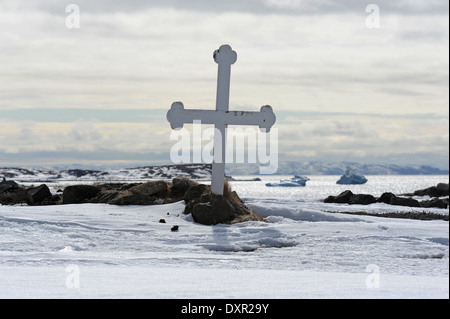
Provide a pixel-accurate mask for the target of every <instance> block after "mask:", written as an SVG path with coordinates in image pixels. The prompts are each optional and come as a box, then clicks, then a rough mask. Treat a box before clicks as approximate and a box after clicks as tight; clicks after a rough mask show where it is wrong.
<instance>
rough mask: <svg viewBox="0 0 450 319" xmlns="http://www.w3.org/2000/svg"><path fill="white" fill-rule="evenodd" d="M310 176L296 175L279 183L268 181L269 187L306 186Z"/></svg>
mask: <svg viewBox="0 0 450 319" xmlns="http://www.w3.org/2000/svg"><path fill="white" fill-rule="evenodd" d="M307 181H309V178H308V177H306V176H300V175H295V176H294V177H293V178H288V179H282V180H280V181H279V182H277V183H266V186H268V187H304V186H306V182H307Z"/></svg>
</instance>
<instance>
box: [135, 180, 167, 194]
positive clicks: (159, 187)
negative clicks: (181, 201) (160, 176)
mask: <svg viewBox="0 0 450 319" xmlns="http://www.w3.org/2000/svg"><path fill="white" fill-rule="evenodd" d="M168 189H169V187H168V185H167V183H166V182H165V181H151V182H147V183H143V184H140V185H137V186H134V187H131V188H130V189H129V191H130V192H131V193H133V194H140V195H158V196H160V197H165V196H166V195H167V190H168Z"/></svg>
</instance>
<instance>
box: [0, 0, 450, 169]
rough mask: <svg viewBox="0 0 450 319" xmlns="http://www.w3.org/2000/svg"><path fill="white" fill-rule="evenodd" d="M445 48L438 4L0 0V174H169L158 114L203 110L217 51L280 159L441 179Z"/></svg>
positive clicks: (234, 93)
mask: <svg viewBox="0 0 450 319" xmlns="http://www.w3.org/2000/svg"><path fill="white" fill-rule="evenodd" d="M71 4H73V5H75V7H76V8H77V9H78V11H77V10H75V11H74V6H70V5H71ZM448 37H449V8H448V1H447V0H431V1H425V0H423V1H420V0H396V1H388V0H371V1H367V2H365V1H361V0H346V1H345V0H340V1H337V0H314V1H313V0H246V1H242V0H239V1H237V0H228V1H216V0H191V1H185V0H169V1H167V0H166V1H162V0H157V1H144V0H129V1H118V0H109V1H107V0H97V1H89V0H71V1H63V0H22V1H17V0H16V1H10V0H0V167H3V166H15V167H17V166H21V167H28V166H34V167H51V166H61V165H66V166H70V165H74V164H81V165H87V166H117V167H133V166H137V165H152V164H169V163H171V158H170V155H169V154H170V150H171V148H172V147H173V146H174V144H175V143H176V141H174V140H171V139H170V136H171V132H172V130H171V128H170V125H169V123H168V122H167V120H166V113H167V111H168V110H169V109H170V106H171V104H172V103H173V102H174V101H182V102H183V103H184V106H185V108H191V109H214V108H215V99H216V87H217V83H216V81H217V64H216V63H215V62H214V60H213V52H214V51H215V50H217V49H218V48H219V47H220V46H221V45H222V44H229V45H230V46H231V47H232V48H233V50H235V51H236V52H237V55H238V59H237V62H236V63H235V64H234V65H233V66H232V71H231V91H230V110H243V111H244V110H245V111H247V110H248V111H259V109H260V107H261V106H263V105H271V106H272V108H273V110H274V112H275V114H276V116H277V122H276V124H275V126H274V129H276V130H277V132H278V157H279V161H283V160H293V161H323V162H340V161H354V162H361V163H371V164H373V163H380V164H381V163H382V164H397V165H431V166H435V167H438V168H441V169H448V167H449V108H448V105H449V81H448V79H449V74H448V72H449V71H448V69H449V43H448ZM186 128H187V129H188V130H191V128H190V126H189V125H186ZM202 143H203V144H202V145H204V144H205V143H208V140H203V141H202Z"/></svg>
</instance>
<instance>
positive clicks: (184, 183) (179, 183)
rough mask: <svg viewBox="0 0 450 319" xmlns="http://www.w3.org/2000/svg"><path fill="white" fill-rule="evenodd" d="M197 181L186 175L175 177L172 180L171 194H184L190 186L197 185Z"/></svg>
mask: <svg viewBox="0 0 450 319" xmlns="http://www.w3.org/2000/svg"><path fill="white" fill-rule="evenodd" d="M197 185H198V183H197V182H195V181H193V180H191V179H189V178H187V177H175V178H174V179H173V180H172V187H171V195H172V196H176V197H179V196H184V193H186V191H187V190H188V189H189V188H191V187H192V186H197Z"/></svg>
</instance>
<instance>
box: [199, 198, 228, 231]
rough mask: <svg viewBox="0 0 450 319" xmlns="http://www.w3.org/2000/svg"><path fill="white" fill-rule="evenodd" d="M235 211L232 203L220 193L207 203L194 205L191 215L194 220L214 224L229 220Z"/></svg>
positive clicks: (204, 223)
mask: <svg viewBox="0 0 450 319" xmlns="http://www.w3.org/2000/svg"><path fill="white" fill-rule="evenodd" d="M234 213H235V208H234V207H233V204H232V203H231V202H230V201H229V200H228V199H226V198H225V197H223V196H221V195H216V196H215V197H214V198H213V200H212V201H211V202H209V203H198V204H196V205H194V207H193V210H192V217H193V218H194V221H195V222H197V223H199V224H203V225H216V224H221V223H226V222H230V221H231V220H232V219H233V217H234Z"/></svg>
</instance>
